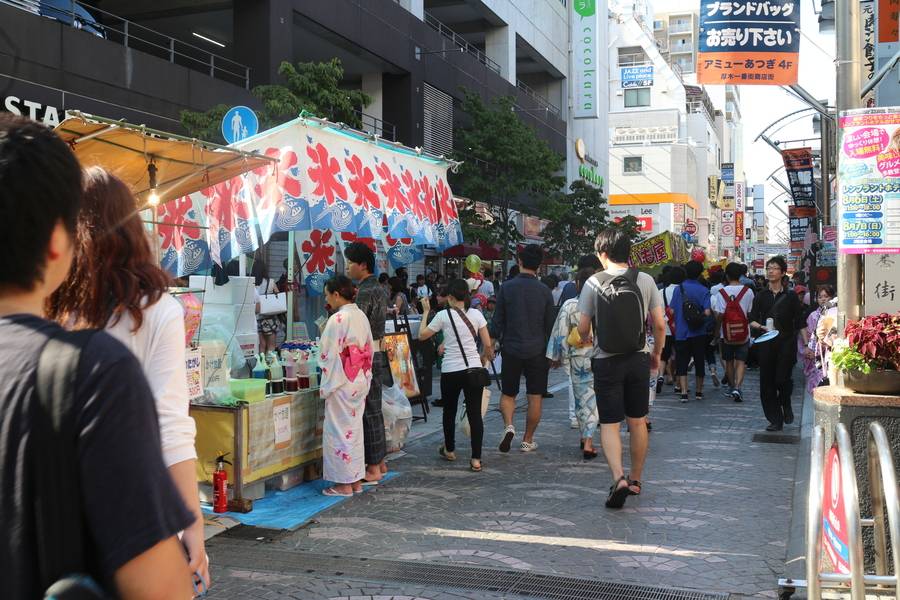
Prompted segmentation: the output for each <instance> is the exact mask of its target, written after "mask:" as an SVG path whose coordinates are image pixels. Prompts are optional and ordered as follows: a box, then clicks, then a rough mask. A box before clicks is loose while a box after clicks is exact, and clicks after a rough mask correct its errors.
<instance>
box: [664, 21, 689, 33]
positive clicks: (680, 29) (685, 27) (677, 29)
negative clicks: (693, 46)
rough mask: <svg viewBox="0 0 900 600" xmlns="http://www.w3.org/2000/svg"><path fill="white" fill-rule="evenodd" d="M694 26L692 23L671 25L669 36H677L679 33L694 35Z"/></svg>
mask: <svg viewBox="0 0 900 600" xmlns="http://www.w3.org/2000/svg"><path fill="white" fill-rule="evenodd" d="M693 31H694V26H693V24H691V23H675V24H674V25H672V24H670V25H669V34H671V35H676V34H679V33H693Z"/></svg>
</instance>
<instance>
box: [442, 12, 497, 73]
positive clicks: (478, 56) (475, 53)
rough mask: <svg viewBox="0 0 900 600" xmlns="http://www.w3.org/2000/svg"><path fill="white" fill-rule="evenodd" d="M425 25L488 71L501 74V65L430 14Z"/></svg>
mask: <svg viewBox="0 0 900 600" xmlns="http://www.w3.org/2000/svg"><path fill="white" fill-rule="evenodd" d="M425 23H427V24H428V25H429V26H430V27H431V28H432V29H434V30H435V31H437V32H438V33H439V34H441V35H442V36H443V37H444V38H445V39H447V40H450V42H452V43H453V45H455V46H456V47H457V48H462V50H463V51H464V52H465V53H466V54H469V55H471V56H472V57H474V58H475V60H477V61H478V62H480V63H481V64H483V65H484V66H486V67H487V68H488V69H490V70H491V71H493V72H494V73H496V74H498V75H499V74H500V65H498V64H497V63H496V62H494V61H493V60H491V59H490V58H488V55H487V54H485V53H484V52H482V51H481V49H479V48H478V47H477V46H473V45H472V44H470V43H469V42H468V41H466V39H465V38H464V37H462V36H461V35H459V34H458V33H456V32H455V31H453V30H452V29H450V28H449V27H447V26H446V25H444V24H443V23H441V22H440V21H438V20H437V19H436V18H434V17H433V16H431V15H430V14H428V13H425Z"/></svg>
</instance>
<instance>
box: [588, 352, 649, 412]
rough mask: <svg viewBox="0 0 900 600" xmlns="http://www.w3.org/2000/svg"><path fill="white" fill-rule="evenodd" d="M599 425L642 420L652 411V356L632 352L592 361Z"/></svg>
mask: <svg viewBox="0 0 900 600" xmlns="http://www.w3.org/2000/svg"><path fill="white" fill-rule="evenodd" d="M591 367H592V368H593V371H594V392H595V393H596V396H597V412H598V414H599V416H600V423H604V424H609V423H621V422H622V421H623V420H624V419H625V417H629V418H631V419H640V418H642V417H646V416H647V413H648V412H649V410H650V385H649V382H650V355H649V354H647V353H646V352H631V353H629V354H619V355H618V356H610V357H609V358H595V359H593V360H592V361H591Z"/></svg>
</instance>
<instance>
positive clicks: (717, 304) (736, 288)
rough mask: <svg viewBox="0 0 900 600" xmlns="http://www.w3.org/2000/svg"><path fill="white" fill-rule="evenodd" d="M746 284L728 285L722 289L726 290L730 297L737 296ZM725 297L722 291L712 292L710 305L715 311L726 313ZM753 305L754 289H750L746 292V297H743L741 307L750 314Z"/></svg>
mask: <svg viewBox="0 0 900 600" xmlns="http://www.w3.org/2000/svg"><path fill="white" fill-rule="evenodd" d="M744 287H745V286H744V285H742V284H738V285H727V286H725V287H723V288H722V289H724V290H725V293H726V294H728V296H729V297H732V296H734V297H735V298H737V295H738V294H740V293H741V290H742V289H744ZM725 304H726V303H725V298H723V297H722V294H721V293H720V292H716V293H715V294H712V296H711V297H710V307H711V308H712V310H713V312H717V313H724V312H725ZM752 307H753V290H750V289H748V290H747V293H746V294H744V297H743V298H741V309H742V310H743V311H744V314H745V315H749V314H750V309H751V308H752Z"/></svg>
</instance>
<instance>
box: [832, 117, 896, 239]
mask: <svg viewBox="0 0 900 600" xmlns="http://www.w3.org/2000/svg"><path fill="white" fill-rule="evenodd" d="M840 128H841V144H840V156H839V168H838V171H839V180H840V189H839V191H838V192H839V198H838V207H839V212H840V221H839V231H838V238H839V247H840V251H841V252H843V253H845V254H897V253H900V112H898V109H897V108H896V107H885V108H869V109H857V110H851V111H846V112H842V113H841V117H840Z"/></svg>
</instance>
